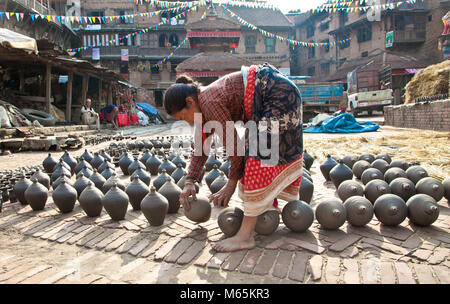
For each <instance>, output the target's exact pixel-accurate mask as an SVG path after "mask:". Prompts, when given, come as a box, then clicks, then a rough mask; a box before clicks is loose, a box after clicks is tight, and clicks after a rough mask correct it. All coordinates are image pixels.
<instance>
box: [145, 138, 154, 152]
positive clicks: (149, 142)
mask: <svg viewBox="0 0 450 304" xmlns="http://www.w3.org/2000/svg"><path fill="white" fill-rule="evenodd" d="M144 146H145V148H146V149H149V150H151V149H153V144H152V142H151V141H150V140H147V139H145V140H144Z"/></svg>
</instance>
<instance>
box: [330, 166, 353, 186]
mask: <svg viewBox="0 0 450 304" xmlns="http://www.w3.org/2000/svg"><path fill="white" fill-rule="evenodd" d="M352 178H353V172H352V170H351V169H350V168H349V167H347V166H346V165H345V164H344V162H343V161H342V160H340V161H339V164H338V165H336V166H335V167H334V168H333V169H331V171H330V179H331V181H332V182H333V184H334V186H335V187H336V189H337V188H338V187H339V185H340V184H341V183H342V182H343V181H346V180H351V179H352Z"/></svg>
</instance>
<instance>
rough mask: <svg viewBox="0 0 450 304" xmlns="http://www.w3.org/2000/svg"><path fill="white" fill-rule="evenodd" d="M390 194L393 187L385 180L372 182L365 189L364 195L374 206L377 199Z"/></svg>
mask: <svg viewBox="0 0 450 304" xmlns="http://www.w3.org/2000/svg"><path fill="white" fill-rule="evenodd" d="M388 193H391V187H390V186H389V184H388V183H386V182H385V181H384V180H380V179H374V180H372V181H370V182H369V183H368V184H367V185H366V187H365V189H364V195H365V196H366V198H367V199H368V200H369V201H370V202H371V203H372V204H374V203H375V201H376V200H377V198H379V197H380V196H382V195H384V194H388Z"/></svg>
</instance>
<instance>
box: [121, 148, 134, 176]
mask: <svg viewBox="0 0 450 304" xmlns="http://www.w3.org/2000/svg"><path fill="white" fill-rule="evenodd" d="M132 162H133V158H132V157H131V154H130V153H128V152H127V153H125V154H124V155H123V156H122V157H121V158H120V160H119V167H120V169H121V170H122V173H123V174H124V175H130V174H129V173H128V167H129V166H130V165H131V163H132Z"/></svg>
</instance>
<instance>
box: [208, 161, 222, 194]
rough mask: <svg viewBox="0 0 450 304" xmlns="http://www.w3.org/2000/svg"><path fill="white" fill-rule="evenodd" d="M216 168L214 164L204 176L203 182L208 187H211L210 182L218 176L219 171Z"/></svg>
mask: <svg viewBox="0 0 450 304" xmlns="http://www.w3.org/2000/svg"><path fill="white" fill-rule="evenodd" d="M217 168H218V167H217V165H214V167H213V169H212V170H211V171H210V172H209V173H208V175H206V177H205V182H206V184H207V185H208V188H209V189H211V184H212V183H213V182H214V181H215V180H216V178H218V177H219V176H220V171H219V169H217Z"/></svg>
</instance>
